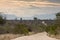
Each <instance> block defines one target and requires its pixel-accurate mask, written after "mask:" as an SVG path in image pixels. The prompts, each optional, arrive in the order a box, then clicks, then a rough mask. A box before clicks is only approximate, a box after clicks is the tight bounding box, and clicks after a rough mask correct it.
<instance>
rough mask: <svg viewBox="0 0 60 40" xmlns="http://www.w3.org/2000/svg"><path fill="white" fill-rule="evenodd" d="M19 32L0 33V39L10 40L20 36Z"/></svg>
mask: <svg viewBox="0 0 60 40" xmlns="http://www.w3.org/2000/svg"><path fill="white" fill-rule="evenodd" d="M20 36H22V35H20V34H0V40H11V39H14V38H17V37H20Z"/></svg>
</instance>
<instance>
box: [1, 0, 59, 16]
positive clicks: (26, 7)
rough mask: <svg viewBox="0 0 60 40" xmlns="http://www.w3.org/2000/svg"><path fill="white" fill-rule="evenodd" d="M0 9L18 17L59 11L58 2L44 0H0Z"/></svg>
mask: <svg viewBox="0 0 60 40" xmlns="http://www.w3.org/2000/svg"><path fill="white" fill-rule="evenodd" d="M38 1H39V2H38ZM0 11H1V12H4V13H6V14H14V15H16V16H19V17H32V16H34V15H41V14H51V13H56V12H59V11H60V3H52V2H49V1H46V0H35V1H30V2H27V1H22V0H20V1H14V0H13V1H12V0H1V1H0Z"/></svg>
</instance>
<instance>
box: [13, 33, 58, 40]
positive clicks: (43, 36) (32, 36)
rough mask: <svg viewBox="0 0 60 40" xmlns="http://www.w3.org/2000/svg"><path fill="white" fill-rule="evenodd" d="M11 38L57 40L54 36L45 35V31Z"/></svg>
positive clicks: (19, 39)
mask: <svg viewBox="0 0 60 40" xmlns="http://www.w3.org/2000/svg"><path fill="white" fill-rule="evenodd" d="M12 40H57V39H55V38H50V37H48V36H47V33H46V32H43V33H38V34H34V35H30V36H23V37H19V38H16V39H12Z"/></svg>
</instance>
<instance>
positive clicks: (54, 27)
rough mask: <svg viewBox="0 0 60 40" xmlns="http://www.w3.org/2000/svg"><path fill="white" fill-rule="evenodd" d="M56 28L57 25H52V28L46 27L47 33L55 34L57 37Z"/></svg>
mask: <svg viewBox="0 0 60 40" xmlns="http://www.w3.org/2000/svg"><path fill="white" fill-rule="evenodd" d="M56 28H57V27H56V26H55V25H51V26H48V27H46V30H45V31H46V32H47V33H49V34H53V35H56V34H57V32H56Z"/></svg>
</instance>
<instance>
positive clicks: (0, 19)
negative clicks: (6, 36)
mask: <svg viewBox="0 0 60 40" xmlns="http://www.w3.org/2000/svg"><path fill="white" fill-rule="evenodd" d="M4 23H5V19H4V18H3V14H2V13H0V24H4Z"/></svg>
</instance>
